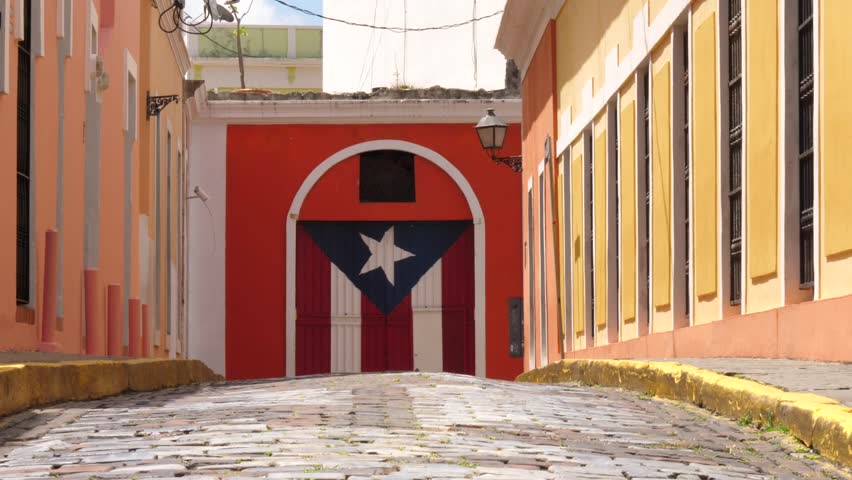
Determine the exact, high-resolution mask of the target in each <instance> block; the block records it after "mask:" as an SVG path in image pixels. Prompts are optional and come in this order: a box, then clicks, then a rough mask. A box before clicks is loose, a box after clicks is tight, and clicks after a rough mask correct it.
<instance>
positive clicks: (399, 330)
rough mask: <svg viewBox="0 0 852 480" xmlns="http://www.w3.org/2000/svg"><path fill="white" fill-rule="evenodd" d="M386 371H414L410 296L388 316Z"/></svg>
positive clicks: (412, 319)
mask: <svg viewBox="0 0 852 480" xmlns="http://www.w3.org/2000/svg"><path fill="white" fill-rule="evenodd" d="M387 328H388V333H387V335H388V368H387V369H388V370H403V371H411V370H414V311H413V310H412V309H411V294H410V293H409V294H408V295H407V296H406V297H405V299H403V301H402V302H400V304H399V305H397V307H396V308H395V309H394V310H393V312H391V314H390V315H389V316H388V327H387Z"/></svg>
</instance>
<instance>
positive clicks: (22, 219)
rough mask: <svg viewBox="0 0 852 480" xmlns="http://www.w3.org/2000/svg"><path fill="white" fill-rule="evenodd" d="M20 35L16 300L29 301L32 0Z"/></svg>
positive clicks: (25, 5) (26, 7) (27, 2)
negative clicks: (22, 33)
mask: <svg viewBox="0 0 852 480" xmlns="http://www.w3.org/2000/svg"><path fill="white" fill-rule="evenodd" d="M22 9H23V12H22V13H23V15H24V39H23V40H21V41H20V42H18V137H17V141H18V144H17V154H18V162H17V175H16V177H17V245H16V247H17V249H16V252H17V254H16V262H17V263H16V277H15V280H16V282H15V283H16V300H17V304H18V305H27V304H29V303H30V194H31V192H30V189H31V185H32V177H31V170H30V137H31V132H30V119H31V110H32V105H31V102H32V95H31V92H30V85H31V82H30V80H31V75H32V28H31V27H32V2H31V0H23V5H22Z"/></svg>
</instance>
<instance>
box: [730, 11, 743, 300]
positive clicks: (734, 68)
mask: <svg viewBox="0 0 852 480" xmlns="http://www.w3.org/2000/svg"><path fill="white" fill-rule="evenodd" d="M741 2H742V0H729V9H728V67H729V69H728V101H729V108H730V111H729V113H730V118H729V124H728V130H729V133H730V138H729V142H730V143H729V146H728V154H729V175H728V177H729V178H728V208H729V209H730V210H729V218H730V222H731V223H730V246H731V255H730V273H731V297H730V303H731V305H739V304H740V302H741V301H742V281H741V273H742V173H741V172H742V170H741V169H742V156H743V151H742V145H743V143H742V135H743V125H742V122H743V92H742V78H743V77H742V59H743V44H742V3H741Z"/></svg>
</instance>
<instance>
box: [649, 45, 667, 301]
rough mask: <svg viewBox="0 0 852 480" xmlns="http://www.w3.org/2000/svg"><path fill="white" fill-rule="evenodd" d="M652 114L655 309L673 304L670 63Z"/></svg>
mask: <svg viewBox="0 0 852 480" xmlns="http://www.w3.org/2000/svg"><path fill="white" fill-rule="evenodd" d="M652 97H653V99H652V108H653V110H652V111H651V123H652V126H651V133H652V136H651V147H652V148H651V150H652V152H651V154H652V163H651V168H652V169H653V170H652V171H651V181H652V182H653V185H652V187H651V191H652V196H651V203H652V204H653V205H652V208H653V213H652V215H653V221H654V223H653V230H652V232H651V233H652V237H651V245H652V247H653V258H654V265H653V282H654V306H655V307H658V308H659V307H666V306H668V305H669V304H670V303H671V258H672V254H671V251H672V250H671V227H672V218H671V212H672V208H671V205H672V203H671V192H672V190H671V183H672V182H671V171H672V168H671V163H672V155H671V124H672V122H671V63H670V62H666V64H665V65H663V66H662V67H661V68H660V69H659V71H658V72H657V73H656V74H655V75H654V88H653V92H652Z"/></svg>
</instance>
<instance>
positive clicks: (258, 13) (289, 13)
mask: <svg viewBox="0 0 852 480" xmlns="http://www.w3.org/2000/svg"><path fill="white" fill-rule="evenodd" d="M218 1H219V4H220V5H224V4H225V2H224V0H218ZM285 1H286V2H287V3H290V4H292V5H296V6H298V7H301V8H304V9H305V10H310V11H312V12H317V13H322V0H285ZM251 3H252V0H241V1H240V3H239V4H238V5H237V7H238V10H240V11H243V10H244V9H246V8H248V5H249V4H251ZM202 5H203V0H187V2H186V13H188V14H189V15H191V16H193V17H195V16H197V15H199V14H201V11H202ZM243 23H244V24H246V25H322V19H320V18H317V17H312V16H309V15H305V14H303V13H300V12H298V11H296V10H293V9H291V8H289V7H286V6H284V5H281V4H279V3H277V2H276V1H275V0H254V4H253V5H252V7H251V10H250V11H249V13H248V15H247V16H246V18H245V19H244V20H243Z"/></svg>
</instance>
